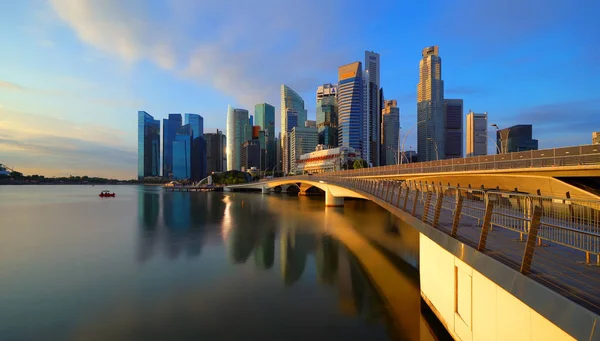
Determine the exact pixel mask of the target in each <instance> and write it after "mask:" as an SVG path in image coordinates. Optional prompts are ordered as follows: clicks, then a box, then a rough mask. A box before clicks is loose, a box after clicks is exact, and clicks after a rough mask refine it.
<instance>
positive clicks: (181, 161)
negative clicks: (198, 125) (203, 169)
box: [173, 124, 194, 180]
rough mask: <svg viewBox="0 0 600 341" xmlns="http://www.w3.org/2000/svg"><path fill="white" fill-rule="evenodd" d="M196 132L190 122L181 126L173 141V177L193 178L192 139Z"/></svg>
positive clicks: (179, 178) (176, 178)
mask: <svg viewBox="0 0 600 341" xmlns="http://www.w3.org/2000/svg"><path fill="white" fill-rule="evenodd" d="M193 136H194V132H193V130H192V128H191V127H190V125H189V124H186V125H183V126H181V127H180V128H179V129H178V130H177V132H176V134H175V139H174V141H173V179H175V180H186V179H191V178H192V162H191V160H192V141H193Z"/></svg>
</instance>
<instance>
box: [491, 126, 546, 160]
mask: <svg viewBox="0 0 600 341" xmlns="http://www.w3.org/2000/svg"><path fill="white" fill-rule="evenodd" d="M532 137H533V127H532V126H531V124H518V125H515V126H512V127H508V128H506V129H502V130H498V131H496V141H497V144H498V146H500V149H501V151H502V153H514V152H522V151H527V150H537V149H538V140H534V139H533V138H532ZM498 154H500V152H499V153H498Z"/></svg>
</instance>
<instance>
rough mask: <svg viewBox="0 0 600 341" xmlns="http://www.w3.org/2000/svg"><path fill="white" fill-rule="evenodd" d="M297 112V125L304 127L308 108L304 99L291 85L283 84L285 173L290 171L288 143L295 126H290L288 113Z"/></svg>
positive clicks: (283, 168) (283, 158)
mask: <svg viewBox="0 0 600 341" xmlns="http://www.w3.org/2000/svg"><path fill="white" fill-rule="evenodd" d="M293 113H296V114H297V115H298V119H297V122H296V125H297V126H298V127H304V123H305V122H306V115H307V112H306V109H305V108H304V100H303V99H302V97H300V95H298V93H297V92H296V91H294V90H292V88H290V87H289V86H287V85H285V84H281V142H280V143H281V152H282V170H283V172H284V173H285V174H287V173H289V172H290V150H289V149H290V148H289V145H288V143H287V140H288V138H289V133H290V132H291V131H292V129H293V128H294V127H290V126H289V124H288V123H289V120H288V115H290V114H293Z"/></svg>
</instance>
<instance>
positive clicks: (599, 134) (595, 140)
mask: <svg viewBox="0 0 600 341" xmlns="http://www.w3.org/2000/svg"><path fill="white" fill-rule="evenodd" d="M592 144H600V131H595V132H593V133H592Z"/></svg>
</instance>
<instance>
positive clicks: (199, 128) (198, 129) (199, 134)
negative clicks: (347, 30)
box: [185, 114, 206, 181]
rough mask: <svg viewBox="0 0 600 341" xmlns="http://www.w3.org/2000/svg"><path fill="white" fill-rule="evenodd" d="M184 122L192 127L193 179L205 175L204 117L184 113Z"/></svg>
mask: <svg viewBox="0 0 600 341" xmlns="http://www.w3.org/2000/svg"><path fill="white" fill-rule="evenodd" d="M185 124H189V125H190V128H191V129H192V133H193V136H192V139H193V140H192V154H191V158H192V160H191V164H192V177H191V179H192V180H194V181H199V180H202V179H203V178H204V177H205V176H206V140H205V139H204V118H203V117H202V116H200V115H198V114H185Z"/></svg>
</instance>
